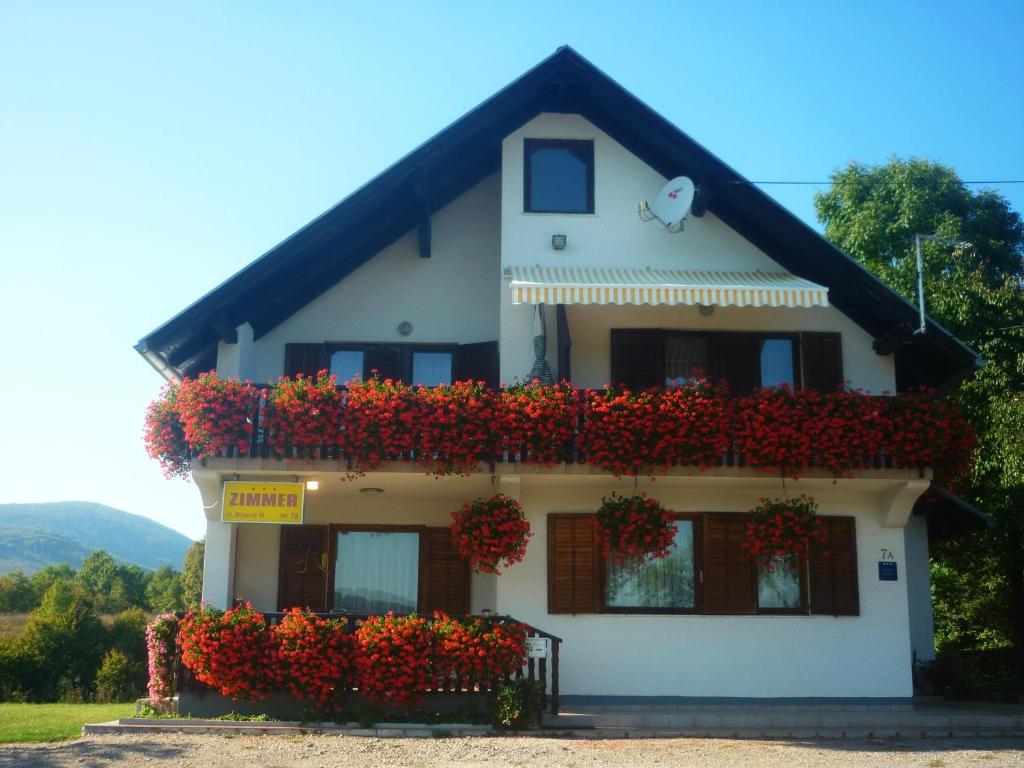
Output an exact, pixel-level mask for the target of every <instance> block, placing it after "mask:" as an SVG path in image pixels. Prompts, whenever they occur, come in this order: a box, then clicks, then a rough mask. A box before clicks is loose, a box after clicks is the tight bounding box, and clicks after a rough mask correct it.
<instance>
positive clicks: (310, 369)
mask: <svg viewBox="0 0 1024 768" xmlns="http://www.w3.org/2000/svg"><path fill="white" fill-rule="evenodd" d="M323 349H324V347H323V344H285V345H284V375H285V376H291V377H292V378H295V376H296V375H298V374H300V373H301V374H302V375H303V376H306V377H307V378H310V379H313V378H316V375H317V373H319V372H320V371H321V370H322V369H323V368H325V367H326V366H325V365H324V359H323Z"/></svg>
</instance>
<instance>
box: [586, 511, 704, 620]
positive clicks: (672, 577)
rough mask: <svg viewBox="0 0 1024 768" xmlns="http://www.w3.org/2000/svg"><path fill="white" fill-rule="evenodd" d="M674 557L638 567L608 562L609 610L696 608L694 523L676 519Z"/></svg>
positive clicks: (670, 556)
mask: <svg viewBox="0 0 1024 768" xmlns="http://www.w3.org/2000/svg"><path fill="white" fill-rule="evenodd" d="M675 527H676V540H675V545H674V546H673V548H672V552H671V554H670V555H669V556H668V557H666V558H665V559H664V560H655V561H653V562H649V563H644V564H642V565H640V566H639V567H637V566H636V565H635V564H626V565H616V564H614V563H608V565H607V568H606V571H605V591H604V595H605V607H606V608H609V609H613V610H614V609H660V610H679V611H686V610H692V609H693V608H694V607H695V606H696V590H695V586H696V585H695V581H696V580H695V578H694V577H695V570H694V552H693V521H692V520H676V522H675Z"/></svg>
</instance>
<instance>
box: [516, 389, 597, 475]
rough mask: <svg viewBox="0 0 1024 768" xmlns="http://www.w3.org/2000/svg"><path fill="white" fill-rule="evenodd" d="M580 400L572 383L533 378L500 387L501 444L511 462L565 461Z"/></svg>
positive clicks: (542, 462)
mask: <svg viewBox="0 0 1024 768" xmlns="http://www.w3.org/2000/svg"><path fill="white" fill-rule="evenodd" d="M580 410H581V402H580V396H579V393H577V391H576V390H575V389H573V387H572V384H570V383H569V382H567V381H563V382H561V383H559V384H553V385H550V386H545V385H542V384H539V383H537V382H536V381H533V382H530V383H528V384H516V385H514V386H511V387H508V388H507V389H503V390H502V391H501V393H500V394H499V396H498V411H499V422H500V425H501V429H502V434H501V444H502V450H503V452H504V453H507V454H508V457H509V460H511V461H522V462H524V463H526V464H541V465H543V466H546V467H548V466H552V465H554V464H558V463H560V462H562V461H564V460H565V452H566V449H567V447H568V445H569V442H570V441H571V440H572V439H573V436H574V435H575V434H576V429H577V425H578V422H579V415H580Z"/></svg>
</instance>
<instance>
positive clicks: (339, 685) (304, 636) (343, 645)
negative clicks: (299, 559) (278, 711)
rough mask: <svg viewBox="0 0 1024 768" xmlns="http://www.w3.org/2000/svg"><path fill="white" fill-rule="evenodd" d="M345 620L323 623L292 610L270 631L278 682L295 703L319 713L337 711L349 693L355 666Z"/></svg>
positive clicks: (305, 613)
mask: <svg viewBox="0 0 1024 768" xmlns="http://www.w3.org/2000/svg"><path fill="white" fill-rule="evenodd" d="M346 624H347V619H331V620H327V619H322V618H320V617H319V616H316V615H314V614H312V613H310V612H309V610H307V609H305V608H292V609H291V610H290V611H288V613H287V614H286V615H285V617H284V618H283V619H282V620H281V623H280V624H278V625H277V626H275V627H274V628H273V635H274V640H275V644H276V646H277V658H278V674H277V678H278V680H279V681H280V682H282V683H283V684H284V685H285V686H287V688H288V690H290V691H291V692H292V695H293V696H295V698H297V699H308V700H309V701H312V702H314V703H315V704H316V705H317V707H318V708H319V709H320V710H321V711H336V710H337V709H339V707H340V705H341V694H343V693H344V692H345V691H347V690H348V686H349V684H350V681H351V678H352V674H351V670H352V668H353V666H354V661H353V656H354V653H353V638H352V635H350V634H347V633H346V631H345V629H346Z"/></svg>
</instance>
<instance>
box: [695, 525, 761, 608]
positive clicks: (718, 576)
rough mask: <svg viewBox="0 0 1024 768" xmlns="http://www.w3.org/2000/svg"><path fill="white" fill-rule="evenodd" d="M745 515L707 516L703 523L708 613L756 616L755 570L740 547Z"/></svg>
mask: <svg viewBox="0 0 1024 768" xmlns="http://www.w3.org/2000/svg"><path fill="white" fill-rule="evenodd" d="M747 520H748V518H747V516H746V515H739V514H735V515H707V517H706V518H705V520H704V559H703V568H702V573H703V590H704V612H705V613H753V612H754V604H755V593H754V568H753V565H752V564H751V562H750V558H748V557H747V553H746V551H745V550H744V549H743V547H742V546H741V544H742V542H743V540H744V538H745V536H746V532H747Z"/></svg>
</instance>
